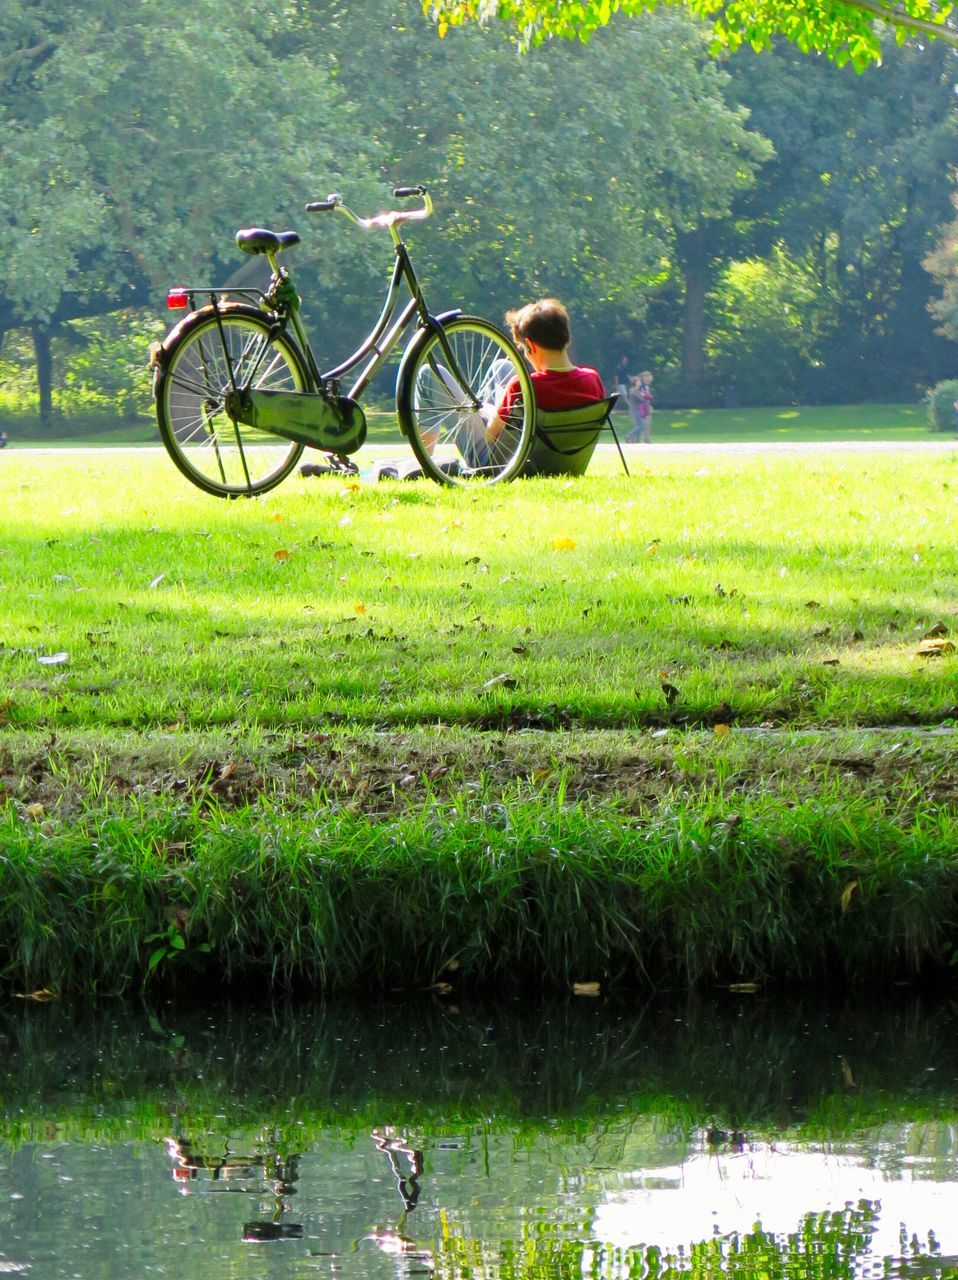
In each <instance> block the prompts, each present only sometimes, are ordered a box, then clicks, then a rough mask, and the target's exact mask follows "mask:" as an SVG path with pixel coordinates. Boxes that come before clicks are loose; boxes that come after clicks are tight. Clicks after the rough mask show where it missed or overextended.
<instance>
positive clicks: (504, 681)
mask: <svg viewBox="0 0 958 1280" xmlns="http://www.w3.org/2000/svg"><path fill="white" fill-rule="evenodd" d="M518 683H519V681H518V680H517V679H516V678H515V676H510V675H508V674H507V673H506V672H505V671H503V672H502V674H501V675H498V676H493V677H492V679H491V680H487V681H486V683H485V684H481V685H480V686H479V692H480V693H485V692H487V691H488V690H490V689H514V688H515V687H516V685H517V684H518Z"/></svg>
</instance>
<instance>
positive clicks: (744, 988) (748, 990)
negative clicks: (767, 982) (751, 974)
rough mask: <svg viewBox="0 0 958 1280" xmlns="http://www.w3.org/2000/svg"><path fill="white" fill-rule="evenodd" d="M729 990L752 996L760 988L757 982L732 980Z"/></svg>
mask: <svg viewBox="0 0 958 1280" xmlns="http://www.w3.org/2000/svg"><path fill="white" fill-rule="evenodd" d="M728 989H729V991H735V992H738V994H739V995H746V996H750V995H752V994H753V993H754V992H756V991H758V990H759V984H758V983H757V982H730V983H729V984H728Z"/></svg>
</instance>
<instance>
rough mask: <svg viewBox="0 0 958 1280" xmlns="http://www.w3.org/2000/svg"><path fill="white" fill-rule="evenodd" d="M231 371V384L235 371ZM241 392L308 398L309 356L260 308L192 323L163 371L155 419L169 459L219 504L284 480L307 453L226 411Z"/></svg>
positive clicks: (228, 310) (199, 316)
mask: <svg viewBox="0 0 958 1280" xmlns="http://www.w3.org/2000/svg"><path fill="white" fill-rule="evenodd" d="M231 369H232V378H231V377H230V370H231ZM234 380H235V383H236V385H237V386H241V387H245V386H249V387H255V388H257V389H266V390H270V391H305V390H307V388H308V386H309V380H308V376H307V374H306V370H305V368H304V365H303V359H302V356H301V355H300V354H299V350H298V348H297V347H296V346H294V344H293V343H292V342H291V341H290V340H289V339H288V338H286V337H285V336H284V335H282V334H276V333H275V332H274V331H273V328H272V326H271V325H270V323H269V321H268V320H267V319H266V318H265V317H264V316H262V315H261V314H260V313H259V312H257V311H256V310H255V308H253V307H223V308H220V313H219V316H218V317H217V316H216V315H215V314H214V312H213V311H212V308H204V309H203V310H202V311H198V312H197V313H196V315H195V316H192V317H191V318H190V319H189V320H187V321H185V322H184V324H183V327H182V329H181V331H180V333H179V336H178V337H176V338H175V339H174V341H173V344H172V347H171V349H170V350H169V351H168V352H167V354H166V358H165V360H164V362H163V365H162V367H161V372H160V375H159V378H158V379H157V386H156V416H157V420H158V422H159V427H160V435H161V436H162V438H163V443H164V445H165V446H166V449H167V452H168V453H169V455H170V457H171V458H172V459H173V461H174V462H175V463H176V465H177V467H178V468H179V469H180V471H181V472H182V473H183V475H185V476H186V478H187V479H188V480H191V481H192V482H193V484H195V485H197V486H198V487H199V488H200V489H203V490H204V491H205V492H206V493H212V494H214V495H215V496H216V497H220V498H237V497H252V496H253V495H254V494H257V493H265V492H266V491H267V490H268V489H272V488H273V487H274V486H275V485H278V484H279V483H280V481H282V480H285V479H286V477H287V476H288V475H289V474H290V472H291V471H292V470H293V469H294V468H295V466H296V463H297V462H298V461H299V459H300V455H301V454H302V452H303V446H302V445H301V444H296V443H295V442H293V441H291V440H284V439H283V438H282V436H274V435H271V434H270V433H269V432H267V431H261V430H258V429H257V428H255V427H249V426H245V425H244V424H243V423H241V422H236V421H234V420H233V419H232V418H231V417H230V416H229V414H228V413H227V412H226V407H225V401H226V396H227V393H228V392H230V391H231V390H232V388H233V384H234Z"/></svg>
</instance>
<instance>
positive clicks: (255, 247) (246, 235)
mask: <svg viewBox="0 0 958 1280" xmlns="http://www.w3.org/2000/svg"><path fill="white" fill-rule="evenodd" d="M236 244H237V246H238V247H239V248H240V249H242V250H243V252H244V253H269V252H272V253H279V252H280V250H281V249H291V248H292V247H293V245H294V244H299V232H298V231H264V230H263V228H262V227H247V228H246V229H245V230H243V231H237V233H236Z"/></svg>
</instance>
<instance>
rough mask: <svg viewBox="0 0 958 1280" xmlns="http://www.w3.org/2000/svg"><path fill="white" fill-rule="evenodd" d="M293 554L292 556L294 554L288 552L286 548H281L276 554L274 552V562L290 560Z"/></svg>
mask: <svg viewBox="0 0 958 1280" xmlns="http://www.w3.org/2000/svg"><path fill="white" fill-rule="evenodd" d="M291 554H292V552H289V551H286V550H285V549H284V548H282V547H281V548H280V550H279V551H274V552H273V559H274V560H288V559H289V557H290V555H291Z"/></svg>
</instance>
